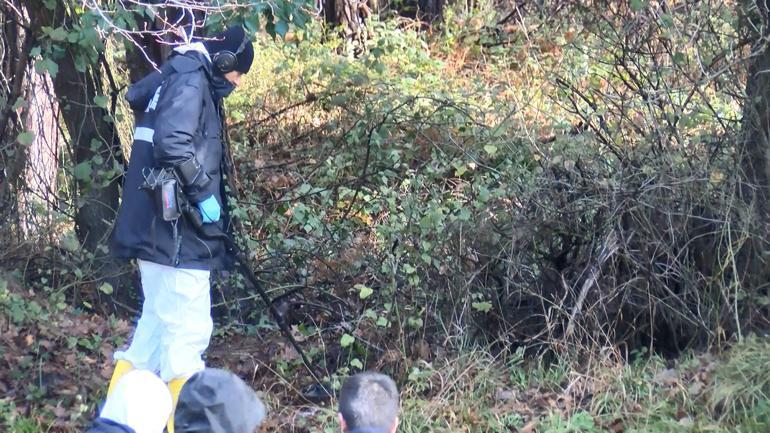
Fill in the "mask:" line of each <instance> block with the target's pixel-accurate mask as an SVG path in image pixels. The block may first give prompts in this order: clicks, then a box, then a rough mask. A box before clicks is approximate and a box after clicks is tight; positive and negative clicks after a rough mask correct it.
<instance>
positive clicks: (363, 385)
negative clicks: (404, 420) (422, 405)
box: [339, 372, 399, 433]
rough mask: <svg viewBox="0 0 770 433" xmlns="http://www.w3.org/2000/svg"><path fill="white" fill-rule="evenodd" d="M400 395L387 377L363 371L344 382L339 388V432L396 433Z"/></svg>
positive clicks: (393, 383) (394, 384)
mask: <svg viewBox="0 0 770 433" xmlns="http://www.w3.org/2000/svg"><path fill="white" fill-rule="evenodd" d="M398 407H399V395H398V388H396V383H395V382H393V379H391V378H390V377H388V376H386V375H384V374H381V373H374V372H364V373H359V374H356V375H354V376H351V377H349V378H347V379H346V380H345V382H344V383H343V384H342V389H340V400H339V421H340V427H341V429H342V433H396V430H397V429H398Z"/></svg>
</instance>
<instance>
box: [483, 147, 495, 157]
mask: <svg viewBox="0 0 770 433" xmlns="http://www.w3.org/2000/svg"><path fill="white" fill-rule="evenodd" d="M484 152H487V153H488V154H489V156H495V154H496V153H497V146H493V145H491V144H487V145H485V146H484Z"/></svg>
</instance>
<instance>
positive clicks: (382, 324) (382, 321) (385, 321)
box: [377, 317, 388, 328]
mask: <svg viewBox="0 0 770 433" xmlns="http://www.w3.org/2000/svg"><path fill="white" fill-rule="evenodd" d="M377 326H379V327H380V328H384V327H386V326H388V319H386V318H384V317H380V318H379V319H377Z"/></svg>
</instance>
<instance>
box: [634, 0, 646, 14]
mask: <svg viewBox="0 0 770 433" xmlns="http://www.w3.org/2000/svg"><path fill="white" fill-rule="evenodd" d="M642 9H644V0H631V10H633V11H634V12H639V11H640V10H642Z"/></svg>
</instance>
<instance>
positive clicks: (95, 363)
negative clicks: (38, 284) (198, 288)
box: [0, 283, 770, 433]
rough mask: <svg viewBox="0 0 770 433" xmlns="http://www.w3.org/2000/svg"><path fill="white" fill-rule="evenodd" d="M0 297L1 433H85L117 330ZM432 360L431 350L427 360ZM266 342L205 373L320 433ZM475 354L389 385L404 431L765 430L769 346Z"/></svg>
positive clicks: (270, 341)
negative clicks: (575, 360) (550, 355)
mask: <svg viewBox="0 0 770 433" xmlns="http://www.w3.org/2000/svg"><path fill="white" fill-rule="evenodd" d="M4 286H5V287H0V289H3V290H2V291H0V301H2V302H1V303H0V305H2V307H3V308H1V309H0V425H2V426H3V430H4V431H7V432H9V433H33V432H52V433H53V432H62V433H64V432H67V433H69V432H79V431H84V428H85V427H86V426H87V424H88V422H89V420H90V419H92V417H93V416H94V414H95V412H96V410H97V407H98V404H99V402H100V401H101V399H102V398H103V396H104V391H105V389H106V385H107V381H108V379H109V377H110V374H111V370H112V363H111V361H110V356H111V353H112V352H113V350H114V349H115V348H116V347H118V346H120V345H122V344H124V343H125V341H126V339H127V338H128V337H129V335H130V332H131V325H130V323H129V322H127V321H126V320H122V319H115V318H112V317H109V318H105V317H101V316H98V315H95V314H89V313H85V312H83V311H80V310H77V309H73V308H72V307H70V306H68V305H64V304H58V305H55V304H52V303H50V302H49V301H47V300H46V299H43V298H41V297H40V296H35V295H34V294H32V293H30V292H28V291H25V290H22V289H21V288H19V287H15V288H14V287H13V286H12V285H11V284H8V283H5V284H4ZM430 350H431V351H433V352H435V350H434V348H431V349H430ZM296 358H297V355H296V353H295V352H294V351H293V350H292V349H290V346H288V344H287V343H286V341H285V340H284V339H283V338H282V337H281V335H280V334H279V333H278V332H276V331H269V330H268V331H265V332H263V333H260V335H252V336H249V335H244V334H242V333H236V332H234V331H232V330H220V332H217V334H216V336H215V338H214V340H213V342H212V345H211V348H210V350H209V351H208V363H209V365H211V366H216V367H223V368H227V369H229V370H232V371H234V372H236V373H237V374H238V375H240V376H241V377H242V378H243V379H244V380H246V381H247V382H248V383H250V384H251V385H252V386H253V387H254V388H255V389H256V390H258V392H259V393H260V395H261V396H262V398H263V399H264V401H265V402H266V404H267V405H268V407H270V408H271V413H270V416H269V418H268V420H267V422H266V423H265V424H264V425H263V430H262V431H286V432H317V431H324V432H332V431H335V430H336V429H337V424H336V421H335V417H334V407H335V402H334V399H333V398H332V399H328V400H323V399H318V400H316V399H307V398H304V397H303V395H304V394H303V387H304V386H305V385H307V384H309V383H311V381H310V379H309V375H308V374H307V373H306V372H305V370H304V369H303V368H301V367H300V366H299V364H298V362H293V361H294V360H296ZM515 358H516V359H514V360H510V359H509V360H508V361H507V362H502V361H501V360H500V359H496V358H495V356H493V355H492V354H490V352H489V351H486V350H483V349H481V348H477V349H468V350H466V351H463V352H461V353H453V354H448V355H446V356H445V358H443V359H439V358H437V357H434V358H433V359H432V361H431V362H427V361H424V360H418V361H416V362H414V363H412V364H410V365H411V368H410V370H409V371H408V372H407V373H406V374H404V375H403V377H398V378H397V379H398V381H399V385H400V386H401V392H402V398H403V401H402V406H403V411H404V413H403V414H402V417H401V418H402V424H401V425H402V428H401V431H402V432H415V433H416V432H429V431H431V432H469V433H470V432H490V433H492V432H509V431H517V432H543V433H546V432H554V433H556V432H562V433H567V432H586V433H590V432H612V433H619V432H674V431H676V432H728V431H735V432H766V431H768V426H770V399H768V398H767V394H768V391H769V390H770V387H769V385H770V373H768V371H767V368H766V367H767V365H768V363H770V340H768V339H767V338H760V337H750V338H746V339H745V340H744V341H743V342H741V343H737V344H734V345H733V346H732V348H731V349H730V350H729V351H726V352H724V353H721V354H715V353H699V354H685V355H682V356H681V357H679V358H678V359H675V360H668V361H667V360H663V359H661V358H659V357H656V356H647V355H644V354H642V355H640V356H638V359H637V360H636V361H634V362H631V363H623V362H615V361H613V360H612V359H613V357H612V356H609V355H608V356H606V357H605V358H606V359H601V357H598V356H597V357H596V358H595V359H593V360H592V361H591V362H592V363H593V365H588V366H585V365H583V366H580V367H577V368H572V367H570V366H569V365H568V364H567V363H559V362H555V363H551V364H550V367H546V366H545V365H544V363H543V362H538V361H537V360H531V361H530V360H526V359H523V358H521V357H515Z"/></svg>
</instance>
